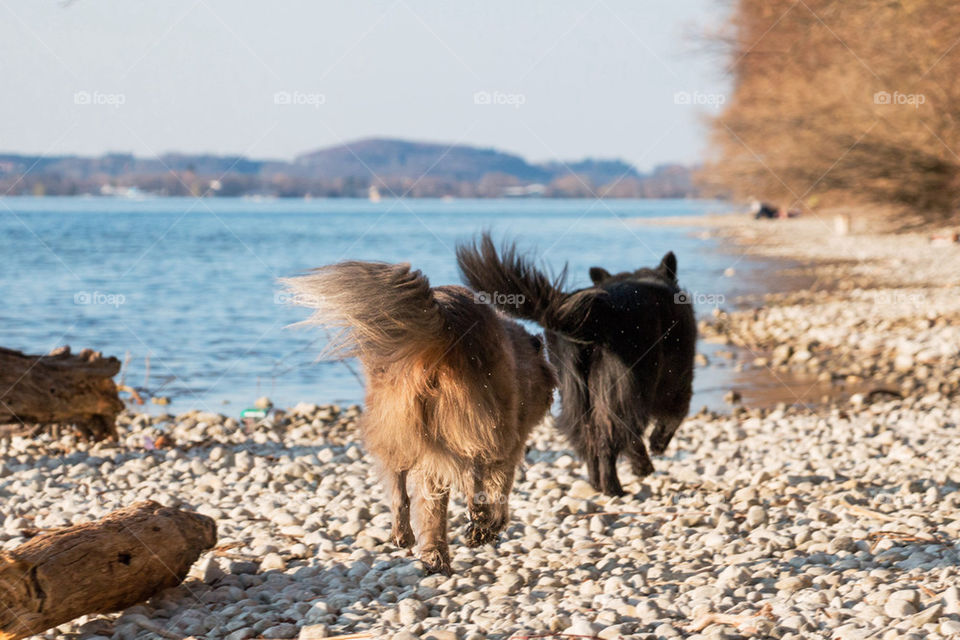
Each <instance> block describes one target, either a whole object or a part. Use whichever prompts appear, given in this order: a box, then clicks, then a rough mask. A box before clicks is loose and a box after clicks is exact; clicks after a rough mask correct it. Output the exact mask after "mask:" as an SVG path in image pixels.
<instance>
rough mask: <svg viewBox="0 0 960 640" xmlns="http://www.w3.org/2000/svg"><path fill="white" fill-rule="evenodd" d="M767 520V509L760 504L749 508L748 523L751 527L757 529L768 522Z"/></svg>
mask: <svg viewBox="0 0 960 640" xmlns="http://www.w3.org/2000/svg"><path fill="white" fill-rule="evenodd" d="M766 522H767V510H766V509H764V508H763V507H761V506H760V505H758V504H755V505H753V506H752V507H750V508H749V509H747V519H746V524H747V526H748V527H749V528H751V529H756V528H757V527H759V526H761V525H764V524H766Z"/></svg>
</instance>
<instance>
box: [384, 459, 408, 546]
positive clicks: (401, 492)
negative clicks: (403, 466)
mask: <svg viewBox="0 0 960 640" xmlns="http://www.w3.org/2000/svg"><path fill="white" fill-rule="evenodd" d="M385 476H386V477H385V480H386V484H387V486H388V491H389V493H390V510H391V511H392V512H393V533H392V534H391V537H392V538H393V541H394V542H395V543H396V545H397V546H398V547H400V548H402V549H409V548H410V547H412V546H413V544H414V542H415V540H414V537H413V529H412V528H411V527H410V496H409V495H408V494H407V472H406V471H397V472H393V471H387V472H386V474H385Z"/></svg>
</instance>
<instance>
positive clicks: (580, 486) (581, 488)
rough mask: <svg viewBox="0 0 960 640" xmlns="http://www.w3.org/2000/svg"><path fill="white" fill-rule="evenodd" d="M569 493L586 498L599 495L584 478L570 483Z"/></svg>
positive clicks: (575, 496)
mask: <svg viewBox="0 0 960 640" xmlns="http://www.w3.org/2000/svg"><path fill="white" fill-rule="evenodd" d="M567 493H568V495H570V496H572V497H574V498H580V499H582V500H586V499H588V498H592V497H594V496H595V495H597V490H596V489H594V488H593V487H591V486H590V483H589V482H585V481H583V480H574V481H573V484H572V485H570V490H569V491H568V492H567Z"/></svg>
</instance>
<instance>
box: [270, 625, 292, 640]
mask: <svg viewBox="0 0 960 640" xmlns="http://www.w3.org/2000/svg"><path fill="white" fill-rule="evenodd" d="M263 637H264V638H270V639H273V638H296V637H297V625H295V624H290V623H284V624H278V625H276V626H273V627H270V628H269V629H267V630H265V631H264V632H263Z"/></svg>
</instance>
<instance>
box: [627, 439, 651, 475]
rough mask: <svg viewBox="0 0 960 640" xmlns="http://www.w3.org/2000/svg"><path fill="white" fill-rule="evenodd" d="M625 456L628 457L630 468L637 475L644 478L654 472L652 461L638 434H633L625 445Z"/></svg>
mask: <svg viewBox="0 0 960 640" xmlns="http://www.w3.org/2000/svg"><path fill="white" fill-rule="evenodd" d="M651 446H652V445H651ZM627 456H628V457H629V458H630V468H631V469H633V473H634V474H635V475H636V476H637V477H639V478H645V477H646V476H648V475H650V474H651V473H653V472H654V468H653V461H652V460H651V459H650V454H649V453H647V447H646V446H644V444H643V438H641V437H640V436H634V437H633V438H632V439H631V441H630V444H629V445H628V447H627Z"/></svg>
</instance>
